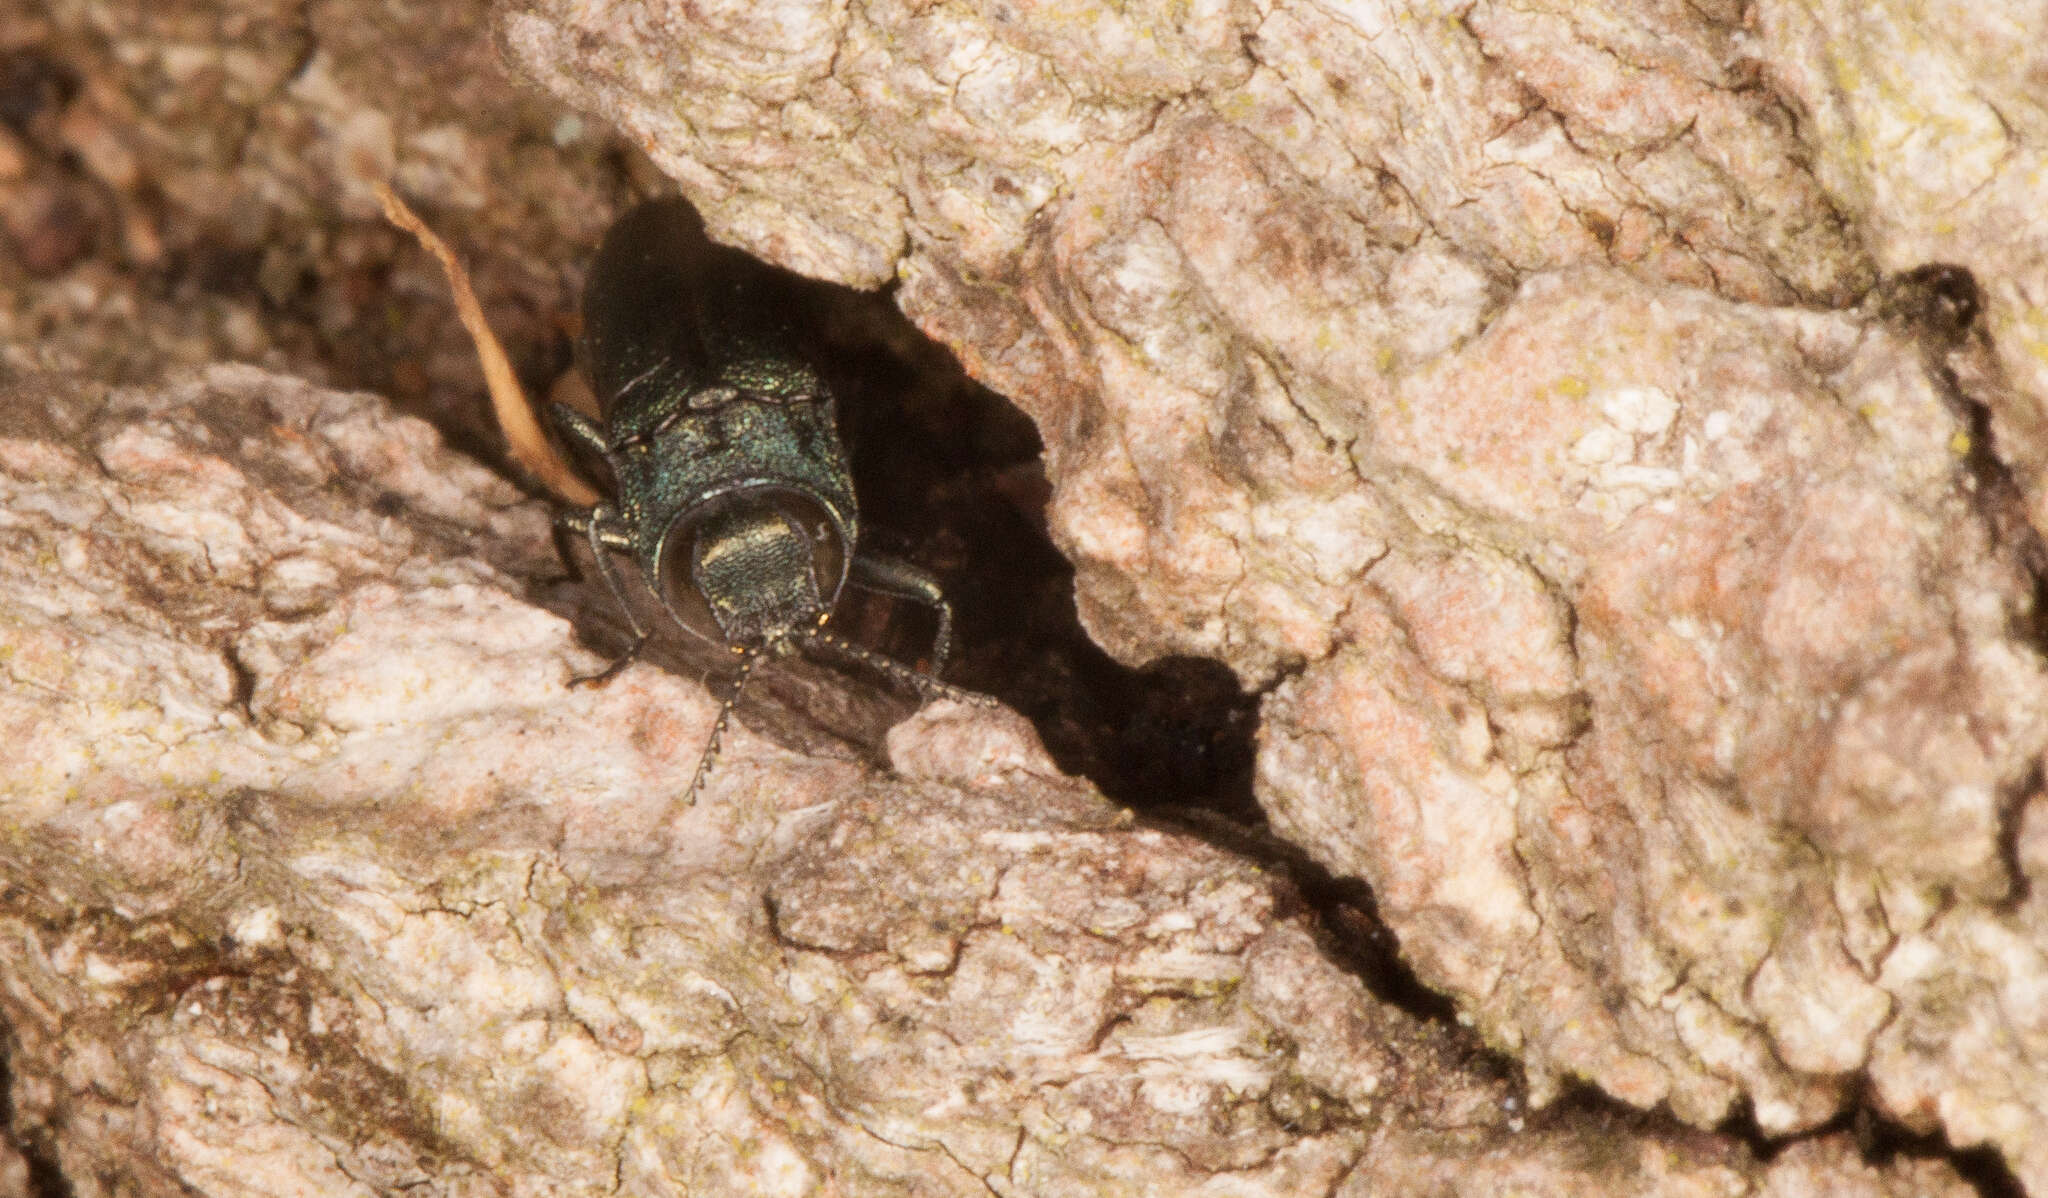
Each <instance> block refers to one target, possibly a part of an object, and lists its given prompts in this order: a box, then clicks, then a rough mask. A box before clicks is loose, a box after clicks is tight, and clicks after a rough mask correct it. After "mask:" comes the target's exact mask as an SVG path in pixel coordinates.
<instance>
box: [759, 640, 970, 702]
mask: <svg viewBox="0 0 2048 1198" xmlns="http://www.w3.org/2000/svg"><path fill="white" fill-rule="evenodd" d="M793 639H795V640H796V641H797V642H799V643H800V644H802V645H804V646H805V647H807V648H811V649H816V650H818V651H819V652H822V653H824V654H826V655H827V656H834V657H839V658H841V659H843V660H848V661H857V662H859V663H860V664H862V665H864V666H866V667H867V668H869V669H871V670H873V671H874V672H875V673H877V674H881V675H882V676H884V677H886V678H889V679H891V680H892V681H895V682H899V683H902V684H903V685H904V686H907V687H910V688H911V689H913V690H915V691H916V692H917V693H918V694H919V695H921V696H923V698H924V699H925V701H926V702H930V701H931V700H933V699H957V700H959V701H960V702H962V703H972V704H974V705H975V706H977V707H994V706H995V705H996V701H995V700H994V699H993V698H991V697H990V696H988V695H983V694H977V693H975V692H974V691H970V690H962V689H961V688H960V687H957V686H954V685H952V684H951V683H946V682H940V681H939V680H938V679H936V678H934V677H932V676H931V675H929V674H923V673H919V672H918V671H916V670H913V669H911V668H910V667H909V666H906V665H904V664H903V663H902V662H900V661H897V660H896V659H895V658H893V657H884V656H883V655H882V654H880V653H877V652H875V651H874V650H873V649H866V648H862V647H861V646H859V645H856V644H854V643H853V642H852V641H849V640H847V639H846V638H845V637H842V636H837V635H834V634H833V633H830V632H825V631H823V630H819V631H814V632H800V633H797V634H796V635H795V637H794V638H793Z"/></svg>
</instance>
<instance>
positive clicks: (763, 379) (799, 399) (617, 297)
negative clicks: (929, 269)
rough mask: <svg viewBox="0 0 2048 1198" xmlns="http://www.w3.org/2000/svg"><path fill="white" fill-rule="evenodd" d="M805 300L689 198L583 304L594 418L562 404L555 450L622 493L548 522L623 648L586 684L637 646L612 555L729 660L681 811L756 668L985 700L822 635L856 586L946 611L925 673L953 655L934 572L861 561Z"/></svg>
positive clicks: (635, 236)
mask: <svg viewBox="0 0 2048 1198" xmlns="http://www.w3.org/2000/svg"><path fill="white" fill-rule="evenodd" d="M805 286H806V284H805V283H804V282H803V281H802V280H800V279H798V278H797V277H796V276H794V275H791V274H789V273H787V272H784V271H780V270H777V269H775V268H773V267H770V266H768V265H766V264H764V263H762V262H760V261H758V260H756V259H754V258H751V257H749V256H748V255H746V254H743V253H741V252H740V251H738V250H734V249H730V248H727V247H725V246H721V245H718V244H717V243H715V242H713V241H711V240H710V239H709V238H708V237H707V236H706V235H705V233H704V226H703V223H702V221H701V220H700V219H699V218H698V216H697V214H696V212H695V211H694V210H693V209H691V207H690V206H689V204H688V203H687V202H685V201H683V200H680V199H670V200H655V201H651V202H649V203H646V204H642V205H641V206H640V207H638V208H636V209H634V210H633V211H631V212H629V213H627V214H626V215H625V216H623V217H621V218H620V219H619V220H618V222H617V223H615V224H614V225H613V226H612V228H611V230H610V231H609V232H607V233H606V234H605V239H604V244H603V246H602V247H601V248H600V249H599V250H598V254H597V258H596V260H595V261H594V262H593V263H592V265H591V268H590V277H589V281H588V282H587V283H586V285H585V287H584V292H583V344H582V347H581V348H582V354H583V359H584V371H585V374H586V375H587V376H588V378H589V380H590V383H591V387H592V389H593V390H594V391H595V392H596V393H597V398H598V406H599V411H600V413H601V414H602V417H603V419H602V422H601V423H599V422H596V421H592V420H590V419H589V418H587V417H585V416H584V415H582V414H581V413H579V412H577V411H575V410H574V409H571V408H568V407H565V406H563V405H561V404H556V405H555V407H554V417H555V420H556V423H557V424H558V425H559V426H560V428H561V429H562V431H563V434H564V435H565V436H567V437H568V438H569V439H570V440H572V441H573V442H575V443H577V444H579V445H581V446H582V447H584V448H585V449H587V450H589V451H590V452H591V453H594V454H596V455H598V456H599V457H601V458H602V459H603V460H604V461H605V463H606V464H607V465H608V466H609V467H610V468H611V473H612V479H613V486H614V491H613V494H614V497H615V498H614V499H613V501H612V502H608V503H599V504H598V505H596V506H595V507H591V508H588V509H585V510H580V511H568V512H564V513H562V515H561V516H559V517H558V518H557V522H558V523H559V524H560V525H561V526H562V527H563V528H565V529H567V530H569V531H570V532H573V533H575V534H577V535H579V536H582V537H585V538H587V539H588V540H589V543H590V549H591V553H592V555H593V556H594V557H595V558H596V561H597V568H598V572H599V574H600V575H601V576H602V577H603V578H604V580H605V585H607V586H608V587H610V588H611V592H612V595H613V597H614V598H616V599H617V600H618V602H619V606H620V607H621V608H622V609H623V610H624V611H625V613H626V619H627V621H628V622H629V623H630V624H631V625H632V627H633V635H634V638H635V639H634V642H633V645H632V647H631V648H629V649H628V650H627V651H626V653H625V655H624V656H622V657H620V658H619V659H618V660H617V661H615V662H613V663H612V664H611V665H610V666H609V667H607V668H606V669H605V670H604V671H603V672H602V673H600V674H597V675H595V676H593V677H591V678H589V679H584V680H583V681H586V682H591V683H598V682H602V681H604V680H605V679H608V678H610V677H611V676H612V675H613V674H615V673H616V672H617V671H618V670H619V669H620V668H621V667H622V666H624V665H625V664H626V663H627V662H628V661H631V660H632V659H633V657H634V656H635V655H636V654H637V653H638V652H639V650H640V648H641V646H642V645H643V644H645V643H646V640H647V637H648V635H649V631H648V630H647V629H645V628H643V627H641V624H640V620H639V617H638V616H636V615H635V614H634V612H633V609H632V607H631V605H630V604H629V603H628V602H627V599H626V593H625V587H624V584H623V581H622V580H621V578H620V576H619V573H618V569H617V567H616V566H615V565H614V564H613V563H612V560H611V551H612V550H618V551H622V552H624V553H626V554H629V555H630V556H631V557H632V560H633V563H634V565H635V567H636V568H637V570H638V572H639V574H640V577H641V579H642V581H644V582H645V583H646V585H647V588H648V589H649V590H650V591H652V592H653V593H654V595H655V596H656V597H657V598H658V599H659V600H660V602H661V605H662V607H663V608H664V609H665V610H666V611H667V612H668V614H669V615H670V617H672V618H673V619H674V620H675V621H676V623H677V624H679V625H681V626H682V627H683V628H684V629H686V630H688V631H691V632H694V633H696V634H698V635H700V636H703V637H706V638H707V639H711V640H715V641H717V642H721V643H723V644H724V645H726V646H727V647H728V648H729V649H731V651H732V652H733V654H734V655H735V656H736V657H738V659H739V662H740V665H739V676H738V678H737V680H736V681H735V682H734V683H733V687H732V691H731V693H730V694H729V695H728V696H727V698H726V699H725V702H724V703H723V704H722V705H721V707H720V709H719V712H718V720H717V722H716V723H715V724H713V725H712V729H711V738H710V742H709V743H708V744H707V745H706V746H705V749H704V754H703V757H702V759H701V760H700V761H699V763H698V766H697V773H696V776H695V777H694V778H693V779H691V782H690V791H689V795H688V797H687V799H686V801H694V800H695V798H696V795H697V790H698V788H699V787H701V786H702V785H703V783H704V779H705V778H706V777H707V776H708V774H709V773H710V770H711V766H712V763H713V762H714V761H716V760H717V757H718V744H719V737H720V736H721V735H722V734H723V732H724V731H725V724H726V720H727V718H728V717H729V716H730V715H731V714H732V708H733V704H734V703H736V702H738V700H739V696H740V691H741V690H742V689H743V688H744V687H745V686H746V684H747V680H748V678H749V677H751V675H752V674H753V671H754V668H755V666H756V665H758V664H759V663H760V661H761V659H762V658H763V657H764V656H765V655H766V654H768V653H771V652H773V653H786V652H789V651H790V650H791V649H793V648H799V647H801V648H807V649H811V650H814V651H817V652H820V653H822V654H824V655H827V656H831V657H837V658H841V659H844V660H851V661H855V662H859V663H861V664H864V665H866V666H868V667H869V668H870V669H873V670H875V671H877V672H878V673H881V674H883V675H885V676H887V677H889V678H891V679H893V680H896V681H898V682H900V683H904V684H907V685H909V686H912V687H915V688H916V689H917V691H918V692H919V693H920V694H921V695H923V696H925V697H926V698H928V699H929V698H934V697H938V696H942V695H943V696H946V697H951V698H961V699H966V700H968V701H970V702H982V701H984V700H983V699H982V697H981V696H978V695H973V694H970V693H968V692H964V691H960V690H958V689H957V688H954V687H951V686H948V685H946V684H945V683H943V682H940V681H938V679H937V678H936V677H931V676H927V675H925V674H921V673H919V672H917V671H915V670H913V669H911V668H910V667H908V666H905V665H903V664H902V663H901V662H898V661H895V660H892V659H890V658H888V657H884V656H882V655H881V654H878V653H874V652H872V651H870V650H867V649H864V648H862V647H860V646H858V645H855V644H852V643H850V642H848V641H846V640H845V639H843V638H841V637H837V636H834V635H832V634H831V633H828V632H827V631H825V624H826V622H827V621H828V620H829V618H830V616H831V612H832V607H833V605H834V604H835V603H836V602H837V600H838V598H839V594H840V591H841V590H842V589H843V588H844V587H845V586H846V584H847V583H849V582H851V583H852V584H854V585H855V586H858V587H861V588H863V589H866V590H871V591H878V592H881V593H884V594H888V595H895V596H898V597H901V598H905V599H911V600H915V601H917V602H919V603H923V604H925V605H927V606H929V607H931V608H932V609H933V610H934V611H935V612H936V613H937V615H938V631H937V633H936V635H935V637H934V643H933V646H932V674H933V675H936V674H937V673H939V671H940V670H941V669H943V668H944V666H945V663H946V657H947V654H948V652H949V651H950V649H951V647H952V632H953V613H952V609H951V607H950V606H949V605H948V604H947V602H946V597H945V594H944V593H943V592H942V591H941V590H940V589H939V584H938V581H937V580H936V579H934V578H933V577H932V576H931V575H929V574H927V573H925V572H924V571H922V570H920V569H918V568H917V567H915V566H912V565H910V564H909V563H907V562H902V561H898V560H895V559H893V558H888V557H882V556H880V555H877V554H873V553H869V552H867V551H865V550H863V549H861V548H860V541H859V534H860V523H859V512H858V511H857V509H856V507H855V504H854V497H853V479H852V476H851V475H850V474H848V472H847V468H846V450H845V448H844V446H843V445H842V444H841V442H840V439H839V428H838V423H837V419H836V415H835V412H834V409H833V400H832V394H831V392H830V391H829V390H828V389H827V388H826V386H825V383H824V380H823V379H822V378H820V377H819V375H818V373H817V371H816V370H815V369H814V368H813V367H812V366H811V364H810V362H809V360H808V359H807V358H806V357H805V355H804V352H803V338H802V336H801V329H800V328H799V324H800V321H801V314H802V313H803V312H804V311H805V307H806V304H805V300H804V297H803V289H804V288H805Z"/></svg>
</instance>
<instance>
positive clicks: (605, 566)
mask: <svg viewBox="0 0 2048 1198" xmlns="http://www.w3.org/2000/svg"><path fill="white" fill-rule="evenodd" d="M578 418H579V419H580V418H581V417H580V416H579V417H578ZM555 523H556V524H557V525H559V526H560V527H562V528H566V529H568V530H570V531H571V532H579V533H582V534H583V535H584V536H585V537H586V538H588V539H589V541H590V556H591V560H592V561H594V562H596V563H597V574H598V577H600V578H602V579H604V585H605V587H606V588H607V589H609V590H610V591H611V593H612V599H613V600H614V601H615V602H617V603H618V605H619V610H620V611H622V612H625V613H626V623H627V624H628V625H630V626H631V627H632V629H633V643H632V644H631V645H628V646H627V647H626V651H625V652H624V653H622V654H620V655H619V656H618V657H617V658H615V659H613V661H612V663H611V664H610V665H608V666H606V667H605V668H604V669H602V670H599V671H598V672H597V673H595V674H586V675H584V676H582V677H580V678H572V679H570V680H569V684H570V685H571V686H600V685H602V684H604V683H606V682H609V681H611V679H612V676H613V675H614V674H617V673H618V672H619V671H620V670H623V669H625V668H626V667H627V666H628V665H630V664H632V662H633V659H634V658H636V657H638V656H640V650H641V648H642V647H643V646H645V645H646V644H647V630H646V629H645V628H642V627H640V617H639V616H637V615H634V614H633V605H632V604H631V603H628V602H627V601H626V580H625V579H623V578H621V577H619V568H618V567H617V566H615V565H613V564H612V554H611V551H612V550H613V549H623V548H627V547H629V546H630V545H631V544H632V541H631V539H630V538H628V537H627V536H626V535H625V533H624V531H623V530H621V529H620V528H619V527H618V525H617V518H616V516H615V514H614V513H613V512H612V509H611V505H609V504H604V503H600V504H598V505H597V506H596V507H593V508H590V509H589V510H587V511H581V512H573V511H572V512H563V513H561V514H560V515H558V516H556V517H555Z"/></svg>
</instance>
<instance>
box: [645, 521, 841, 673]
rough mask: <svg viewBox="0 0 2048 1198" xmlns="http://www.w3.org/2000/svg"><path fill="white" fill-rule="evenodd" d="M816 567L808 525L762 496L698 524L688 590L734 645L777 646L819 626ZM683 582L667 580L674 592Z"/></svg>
mask: <svg viewBox="0 0 2048 1198" xmlns="http://www.w3.org/2000/svg"><path fill="white" fill-rule="evenodd" d="M816 568H817V567H816V553H815V550H814V547H813V545H812V543H811V537H810V535H809V534H808V533H807V532H805V531H804V526H803V523H802V522H801V521H800V520H798V519H797V518H796V517H795V516H794V515H792V514H791V513H790V512H788V511H785V510H784V509H783V508H782V507H781V506H780V505H778V504H776V503H774V502H773V501H771V500H767V499H765V498H757V499H756V500H755V501H754V502H748V503H732V504H725V505H721V506H720V507H719V508H718V509H717V510H716V511H713V512H711V513H709V514H708V515H707V516H706V517H705V518H704V519H703V521H702V522H701V523H700V524H699V525H698V526H697V529H696V536H695V537H694V538H693V539H692V540H691V542H690V577H689V582H688V585H689V586H691V587H693V588H694V589H695V591H696V593H697V594H698V595H699V596H701V597H702V598H703V601H704V603H705V605H706V606H708V607H709V608H710V609H711V618H712V619H713V620H714V621H715V622H716V623H717V625H718V631H719V633H720V634H721V635H722V636H723V637H724V638H725V641H726V643H727V644H729V645H734V646H740V645H752V644H757V643H761V642H764V641H765V642H769V643H771V644H778V643H782V642H786V641H788V640H789V638H790V637H792V636H794V635H796V634H798V633H801V632H808V631H810V630H811V629H813V628H815V627H817V625H818V622H819V617H820V616H822V615H823V614H824V612H825V610H826V609H825V604H824V602H823V600H822V599H821V598H820V595H819V589H818V576H817V573H816ZM677 581H680V580H674V579H671V580H667V583H666V585H667V587H668V589H669V590H671V591H673V590H674V589H675V584H676V582H677ZM671 606H672V607H673V603H672V604H671Z"/></svg>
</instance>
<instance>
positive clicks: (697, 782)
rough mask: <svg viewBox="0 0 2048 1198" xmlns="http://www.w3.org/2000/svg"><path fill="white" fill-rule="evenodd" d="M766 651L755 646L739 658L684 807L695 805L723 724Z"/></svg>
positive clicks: (714, 757)
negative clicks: (738, 667) (738, 673)
mask: <svg viewBox="0 0 2048 1198" xmlns="http://www.w3.org/2000/svg"><path fill="white" fill-rule="evenodd" d="M767 650H768V646H767V645H766V644H760V645H756V646H754V647H753V648H751V649H749V650H747V651H746V654H745V656H743V657H741V658H740V675H739V677H738V678H735V679H733V683H732V689H731V690H729V691H727V692H726V693H725V699H724V700H723V701H722V702H720V703H719V705H718V718H717V719H716V720H713V721H712V722H711V738H710V739H709V740H707V741H706V742H704V753H703V755H702V756H700V757H698V758H697V773H696V775H695V776H694V777H692V778H691V779H690V789H689V790H688V791H686V792H684V794H683V805H684V806H686V807H687V806H691V805H693V804H695V803H696V801H697V792H698V791H699V790H701V789H703V786H704V779H706V778H708V777H710V776H711V766H712V764H713V763H715V762H716V761H717V760H718V742H719V738H720V737H722V736H724V735H725V722H726V721H727V720H729V719H731V718H732V709H733V706H734V705H735V704H737V703H738V702H739V701H740V692H741V691H743V690H745V689H746V688H747V679H749V678H752V677H753V676H754V667H755V666H757V665H760V664H761V658H762V657H763V656H765V655H766V654H767Z"/></svg>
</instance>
